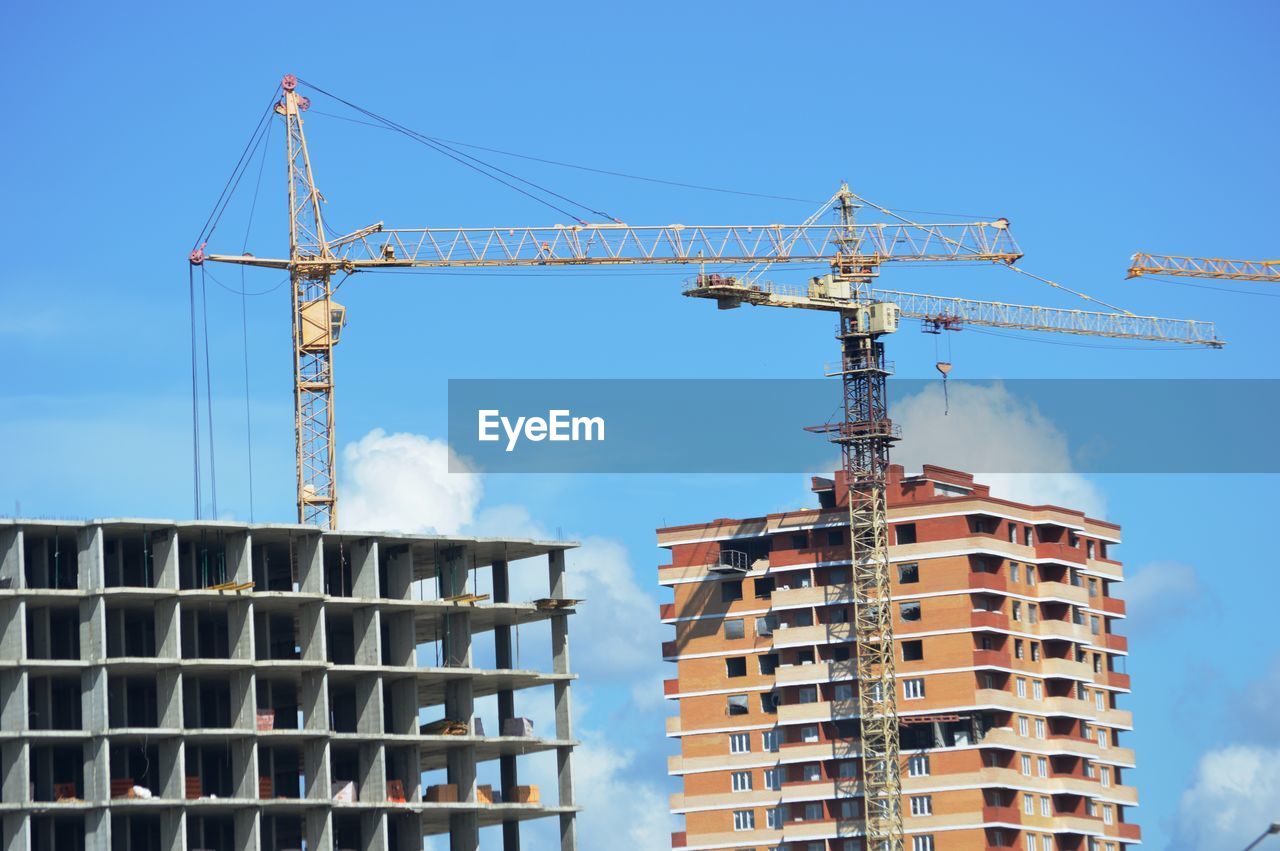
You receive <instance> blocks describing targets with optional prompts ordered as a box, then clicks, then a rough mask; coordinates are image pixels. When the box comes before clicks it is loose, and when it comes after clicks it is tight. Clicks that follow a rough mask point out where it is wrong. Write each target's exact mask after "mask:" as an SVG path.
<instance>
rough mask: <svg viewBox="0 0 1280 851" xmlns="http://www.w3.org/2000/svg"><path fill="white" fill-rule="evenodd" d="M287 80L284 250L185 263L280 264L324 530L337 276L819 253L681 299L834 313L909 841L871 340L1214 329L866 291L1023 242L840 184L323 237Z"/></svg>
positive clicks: (870, 784) (848, 454) (303, 489)
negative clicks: (663, 210) (498, 223)
mask: <svg viewBox="0 0 1280 851" xmlns="http://www.w3.org/2000/svg"><path fill="white" fill-rule="evenodd" d="M297 86H298V80H297V78H296V77H294V76H292V75H288V76H286V77H285V78H284V80H283V82H282V89H283V97H282V98H281V99H280V101H279V103H277V104H276V106H275V107H274V108H275V112H276V113H277V114H278V115H280V116H281V117H282V118H283V119H284V122H285V126H286V134H285V136H286V161H287V165H288V196H289V254H288V256H287V257H282V258H270V257H260V256H255V255H250V254H219V253H205V251H204V247H203V246H201V247H200V248H197V249H196V250H195V251H193V252H192V254H191V256H190V262H191V263H193V264H201V263H206V262H217V263H231V264H241V265H246V266H256V267H265V268H272V269H282V270H287V271H288V273H289V277H290V281H291V284H292V304H293V314H292V315H293V349H294V402H295V407H294V413H295V433H296V443H297V484H298V519H299V521H300V522H302V523H313V524H318V525H322V526H324V525H329V526H331V527H333V526H335V525H336V521H337V492H336V482H335V477H334V456H335V436H334V425H333V423H334V421H333V390H334V373H333V351H334V347H335V345H336V344H337V342H338V339H339V334H340V331H341V328H342V326H343V324H344V322H345V310H344V308H342V307H341V306H340V305H339V304H337V303H336V302H335V301H334V300H333V286H332V279H333V276H334V275H335V274H338V273H346V274H351V273H355V272H360V271H365V270H374V269H396V268H401V269H406V268H439V267H459V268H490V267H541V268H548V267H557V266H588V265H590V266H617V265H652V264H687V265H699V266H704V267H705V266H707V265H711V266H717V265H729V264H746V263H752V264H757V266H756V267H753V268H759V267H760V266H765V265H772V264H776V263H796V262H804V263H814V262H825V263H829V264H830V269H831V271H830V273H829V274H827V275H824V276H821V277H819V278H816V279H814V280H813V281H812V282H811V283H810V284H809V285H808V287H807V288H805V289H804V290H802V291H801V290H798V289H797V290H794V291H791V290H788V289H787V288H785V287H781V286H777V285H769V284H759V283H756V282H754V281H753V280H751V279H744V278H738V277H734V276H730V275H722V274H716V273H710V274H708V273H706V272H702V273H701V274H699V275H697V277H696V278H694V280H693V282H692V284H691V285H690V286H689V287H688V288H687V289H686V290H685V294H686V295H689V296H693V297H699V298H709V299H713V300H715V301H716V302H717V305H718V307H720V308H722V309H729V308H736V307H739V306H741V305H742V304H749V305H757V306H769V307H788V308H801V309H815V310H825V311H830V312H833V313H835V314H836V315H837V318H838V329H837V337H838V339H839V340H840V347H841V359H840V362H839V363H838V364H837V365H836V366H835V367H834V369H830V370H828V372H829V374H830V375H832V376H837V375H838V376H839V377H840V379H841V383H842V388H843V417H842V419H841V420H840V421H838V422H835V423H831V424H827V425H822V426H815V427H813V428H812V429H811V430H814V431H818V432H821V433H825V434H827V435H829V437H830V439H831V441H832V442H834V443H836V444H837V445H838V446H839V447H840V451H841V460H842V466H843V472H844V480H845V483H846V487H847V491H848V510H849V525H850V541H851V553H850V558H851V566H852V569H851V571H850V574H851V580H850V581H851V584H852V588H851V589H850V590H851V591H852V598H853V600H854V644H855V654H854V655H855V658H856V666H857V674H858V679H859V689H858V694H859V697H858V707H859V717H860V732H861V751H862V757H863V778H864V780H863V787H864V802H865V804H864V808H865V820H864V834H865V837H866V842H867V848H868V849H869V850H870V851H901V849H902V842H903V831H902V807H901V778H900V766H899V747H898V717H897V701H896V683H895V674H894V648H893V621H892V617H891V607H890V606H889V599H890V580H889V560H888V559H889V549H888V522H887V505H886V479H887V473H888V464H889V450H890V447H891V445H892V444H893V443H894V442H895V441H896V440H898V439H899V428H898V426H896V425H895V424H894V423H893V422H892V420H891V419H890V418H889V412H888V402H887V393H886V378H887V376H888V375H889V373H890V371H891V367H890V365H889V363H888V362H887V361H886V360H885V344H884V341H883V338H884V337H885V336H886V335H888V334H890V333H893V332H894V331H895V330H897V327H898V321H899V317H900V316H903V315H906V316H913V317H917V318H921V319H925V320H929V321H935V322H936V321H943V320H945V325H946V327H956V326H957V325H958V324H964V323H968V324H974V325H985V326H990V327H998V328H1015V329H1022V330H1032V331H1054V332H1062V333H1068V334H1078V335H1089V336H1098V337H1109V338H1115V339H1127V340H1147V341H1163V342H1175V343H1186V344H1190V345H1204V346H1210V347H1217V346H1220V345H1222V344H1221V341H1219V340H1218V339H1217V337H1216V336H1215V333H1214V329H1213V325H1212V324H1211V323H1207V322H1197V321H1191V320H1178V319H1163V318H1159V317H1150V316H1134V315H1132V314H1129V313H1123V312H1116V313H1104V312H1093V311H1078V310H1061V309H1055V308H1047V307H1035V306H1028V305H1013V304H1003V303H999V302H985V301H974V300H969V299H961V298H947V297H941V296H931V295H920V294H914V293H903V292H897V291H886V290H874V289H872V288H871V282H872V281H873V280H874V279H875V278H876V276H877V275H878V273H879V268H880V266H881V265H882V264H884V263H889V262H929V263H932V262H951V261H964V262H972V261H985V262H991V263H996V264H1013V263H1014V262H1015V261H1017V260H1018V259H1019V258H1020V257H1021V256H1022V253H1021V251H1020V250H1019V248H1018V246H1017V244H1016V243H1015V242H1014V240H1013V237H1012V235H1011V234H1010V232H1009V223H1008V221H1007V220H1005V219H997V220H995V221H990V222H968V223H945V224H918V223H915V222H906V221H904V222H902V223H898V224H893V223H889V224H884V223H872V224H866V223H858V222H855V220H854V216H855V212H856V210H857V208H858V204H857V203H855V201H856V196H855V195H854V194H853V193H852V192H851V191H850V190H849V189H848V187H847V186H843V185H842V186H841V187H840V189H839V190H838V191H837V192H836V193H835V195H833V196H832V198H831V199H830V200H829V201H828V202H827V207H828V208H829V209H830V210H831V211H833V212H834V214H835V221H834V222H833V223H828V224H817V223H815V222H816V216H815V217H813V218H811V219H810V220H809V221H807V222H805V223H803V224H799V225H785V224H765V225H678V224H672V225H661V226H649V227H642V226H632V225H627V224H622V223H611V224H582V223H579V224H576V225H568V226H566V225H555V226H552V227H526V226H520V227H494V228H416V229H400V228H394V229H392V228H386V227H384V226H383V225H382V224H381V223H377V224H373V225H370V226H368V227H365V228H362V229H360V230H357V231H354V232H352V233H349V234H345V235H340V236H331V235H330V234H328V233H327V232H326V229H325V224H324V218H323V215H322V213H321V204H322V202H323V198H322V196H321V195H320V193H319V191H318V190H317V188H316V183H315V180H314V176H313V173H312V163H311V156H310V152H309V150H308V147H307V140H306V136H305V134H304V132H303V118H302V114H303V112H305V111H306V110H307V108H308V106H309V101H308V99H307V98H305V97H304V96H302V95H301V94H299V93H298V91H297Z"/></svg>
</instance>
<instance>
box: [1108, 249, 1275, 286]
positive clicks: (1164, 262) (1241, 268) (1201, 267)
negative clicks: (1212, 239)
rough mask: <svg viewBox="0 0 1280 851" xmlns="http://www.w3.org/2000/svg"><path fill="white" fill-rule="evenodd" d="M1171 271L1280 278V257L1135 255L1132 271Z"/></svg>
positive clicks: (1254, 278) (1232, 277)
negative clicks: (1260, 258)
mask: <svg viewBox="0 0 1280 851" xmlns="http://www.w3.org/2000/svg"><path fill="white" fill-rule="evenodd" d="M1142 275H1170V276H1173V277H1179V278H1219V279H1221V280H1225V281H1268V282H1271V283H1275V282H1277V281H1280V260H1224V259H1222V258H1220V257H1180V256H1177V255H1173V254H1144V253H1142V252H1138V253H1137V254H1135V255H1133V260H1132V262H1131V263H1130V264H1129V274H1128V275H1126V276H1125V277H1128V278H1138V277H1141V276H1142Z"/></svg>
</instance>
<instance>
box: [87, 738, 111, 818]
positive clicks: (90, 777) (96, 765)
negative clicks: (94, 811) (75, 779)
mask: <svg viewBox="0 0 1280 851" xmlns="http://www.w3.org/2000/svg"><path fill="white" fill-rule="evenodd" d="M107 751H108V746H107V738H106V736H95V737H93V738H92V739H89V740H87V741H86V742H85V743H84V799H85V800H86V801H90V802H94V803H100V804H102V805H104V806H105V805H106V803H107V801H109V800H111V766H110V764H109V762H108V754H107Z"/></svg>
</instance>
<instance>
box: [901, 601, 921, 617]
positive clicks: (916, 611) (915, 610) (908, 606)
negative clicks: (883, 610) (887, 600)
mask: <svg viewBox="0 0 1280 851" xmlns="http://www.w3.org/2000/svg"><path fill="white" fill-rule="evenodd" d="M898 616H899V617H900V618H902V619H903V620H904V621H918V620H920V603H919V602H918V601H917V602H914V603H899V604H898Z"/></svg>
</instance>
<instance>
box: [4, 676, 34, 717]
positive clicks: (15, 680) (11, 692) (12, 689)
mask: <svg viewBox="0 0 1280 851" xmlns="http://www.w3.org/2000/svg"><path fill="white" fill-rule="evenodd" d="M27 676H28V675H27V672H26V671H24V670H18V671H14V670H9V671H0V729H3V730H26V729H27V727H28V723H29V716H28V709H29V706H30V694H29V693H28V691H27Z"/></svg>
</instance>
